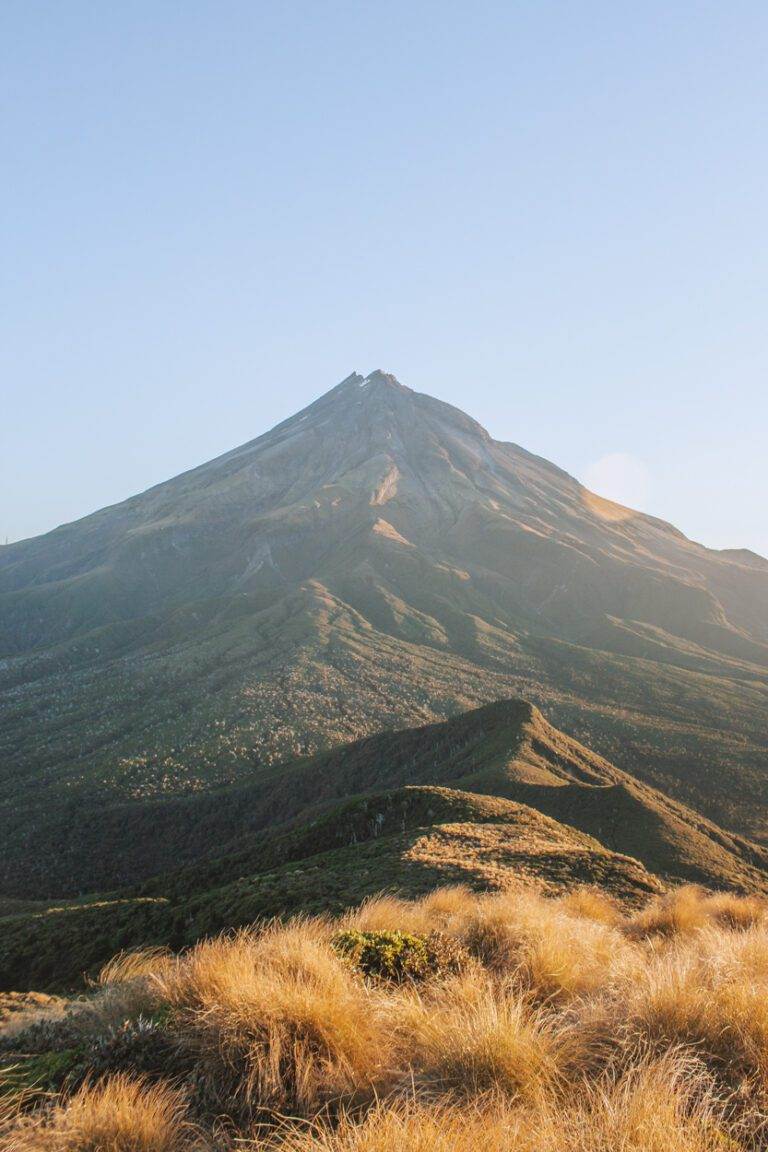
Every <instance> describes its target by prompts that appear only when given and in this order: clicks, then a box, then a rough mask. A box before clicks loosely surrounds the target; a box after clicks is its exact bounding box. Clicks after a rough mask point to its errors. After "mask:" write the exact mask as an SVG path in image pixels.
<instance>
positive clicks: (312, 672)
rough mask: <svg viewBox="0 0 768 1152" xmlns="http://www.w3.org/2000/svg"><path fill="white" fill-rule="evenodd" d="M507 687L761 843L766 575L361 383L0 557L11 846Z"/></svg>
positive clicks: (0, 746)
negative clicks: (60, 824) (65, 821)
mask: <svg viewBox="0 0 768 1152" xmlns="http://www.w3.org/2000/svg"><path fill="white" fill-rule="evenodd" d="M511 695H524V696H526V697H527V698H529V699H531V700H533V701H534V702H535V703H538V704H542V705H545V706H546V709H547V713H548V715H549V716H550V717H551V718H552V720H553V721H555V722H556V723H559V724H562V725H564V726H566V727H568V728H569V729H570V730H571V731H574V732H575V733H577V734H578V735H579V736H580V737H581V738H582V739H584V740H585V741H586V742H588V743H590V744H591V745H592V746H594V747H596V748H598V749H599V750H600V751H601V752H602V753H603V754H605V755H607V756H609V757H610V758H611V759H613V760H615V761H616V762H617V763H618V764H620V766H621V767H622V768H625V769H627V770H629V771H631V772H632V773H634V774H636V775H639V776H641V777H643V778H644V779H645V780H647V781H649V782H652V783H654V784H656V785H658V786H661V787H663V788H664V789H665V790H668V791H669V792H670V793H672V794H673V795H675V796H677V797H678V798H679V799H681V800H683V801H685V802H686V803H688V804H691V805H693V806H694V807H696V808H698V809H699V810H701V811H702V812H704V813H706V814H707V815H708V816H709V817H711V818H712V819H714V820H717V821H718V822H719V823H722V824H725V825H728V826H730V827H732V828H735V829H738V830H739V831H743V832H745V833H746V834H748V835H750V836H752V837H756V838H762V839H768V801H767V800H766V791H767V790H766V788H765V769H766V759H767V756H766V751H767V741H766V727H767V726H766V722H765V721H766V716H767V715H768V562H766V561H764V560H762V559H761V558H759V557H756V556H755V555H754V554H751V553H747V552H740V551H729V552H725V553H718V552H713V551H710V550H707V549H705V548H702V547H701V546H699V545H697V544H694V543H692V542H691V541H689V540H687V539H686V538H685V537H684V536H682V535H681V534H680V533H679V532H678V531H676V530H675V529H673V528H671V527H670V526H669V525H666V524H664V523H662V522H660V521H658V520H655V519H653V518H652V517H648V516H644V515H640V514H638V513H633V512H631V511H629V510H627V509H623V508H620V507H619V506H617V505H614V504H610V503H609V502H607V501H604V500H601V499H600V498H598V497H596V496H594V495H592V494H590V493H589V492H587V491H586V490H585V489H584V488H582V487H581V486H580V485H579V484H578V483H577V482H576V481H575V480H573V479H572V478H571V477H569V476H567V475H566V474H565V473H563V472H562V471H561V470H560V469H558V468H556V467H555V466H553V465H551V464H548V463H547V462H546V461H543V460H541V459H539V458H538V457H534V456H532V455H530V454H529V453H527V452H526V451H525V450H524V449H522V448H519V447H516V446H514V445H510V444H501V443H498V442H495V441H493V440H492V439H491V438H490V436H489V435H488V434H487V433H486V432H485V431H484V430H483V429H482V428H481V427H480V426H479V425H478V424H476V423H475V422H474V421H473V420H471V419H470V418H469V417H468V416H465V415H464V414H463V413H461V412H459V411H458V410H456V409H454V408H452V407H450V406H449V405H446V404H443V403H441V402H439V401H437V400H433V399H432V398H430V397H427V396H423V395H419V394H417V393H414V392H412V391H410V390H409V389H407V388H404V387H403V386H402V385H400V384H398V383H397V381H396V380H394V378H393V377H390V376H386V375H385V374H383V373H379V372H376V373H372V374H371V375H370V376H369V377H367V378H365V379H363V378H362V377H360V376H357V375H353V376H351V377H349V378H348V379H347V380H345V381H343V382H342V384H340V385H339V386H338V387H337V388H335V389H333V390H332V391H331V392H330V393H328V394H327V395H325V396H323V397H322V398H321V399H320V400H318V401H317V402H316V403H314V404H312V405H310V407H309V408H307V409H306V410H305V411H304V412H302V413H299V414H298V415H297V416H295V417H293V418H291V419H290V420H288V421H285V422H284V423H283V424H281V425H279V426H278V427H277V428H275V429H274V430H273V431H272V432H269V433H267V434H266V435H265V436H262V437H259V438H258V439H257V440H255V441H252V442H250V443H248V444H246V445H244V446H243V447H241V448H238V449H236V450H235V451H233V452H230V453H228V454H227V455H225V456H223V457H220V458H219V459H218V460H215V461H212V462H211V463H209V464H206V465H204V466H202V467H201V468H198V469H195V470H193V471H192V472H188V473H185V474H184V475H183V476H180V477H177V478H176V479H174V480H171V481H169V482H168V483H166V484H162V485H159V486H158V487H156V488H154V489H151V490H150V491H149V492H146V493H144V494H143V495H141V496H137V497H134V498H132V499H131V500H128V501H126V502H124V503H123V504H120V505H117V506H115V507H113V508H107V509H104V510H102V511H101V512H98V513H96V514H94V515H93V516H89V517H86V518H85V519H84V520H81V521H78V522H77V523H75V524H71V525H65V526H63V527H62V528H59V529H56V530H55V531H54V532H52V533H48V534H47V535H46V536H43V537H39V538H37V539H34V540H30V541H26V542H22V543H20V544H16V545H10V546H6V547H4V548H0V709H1V713H0V714H1V716H2V725H1V726H0V765H1V767H0V782H1V783H2V795H3V798H4V799H3V802H2V804H0V832H2V834H3V836H4V838H5V839H6V842H7V843H8V844H9V846H10V848H9V850H11V851H20V852H22V853H24V852H26V851H27V845H28V843H29V842H30V838H32V839H34V836H35V828H36V827H38V826H39V823H40V819H41V814H50V813H51V812H54V813H55V812H56V811H64V810H65V808H66V809H68V808H72V809H75V810H76V809H79V808H80V807H81V806H83V805H85V806H89V805H91V804H98V805H100V804H102V803H106V802H110V803H112V802H115V801H118V800H120V799H126V800H128V799H132V798H149V797H157V796H167V795H177V796H182V795H184V794H186V793H190V792H198V791H201V790H206V789H209V788H211V787H216V786H219V785H222V784H227V783H231V782H233V781H238V780H239V781H249V780H250V781H254V782H256V781H258V780H259V779H261V777H262V776H263V775H264V774H265V773H266V774H269V772H270V771H272V769H273V766H276V765H278V764H279V763H280V762H281V761H283V760H284V759H286V758H288V757H295V756H297V755H302V754H307V753H311V752H313V751H315V750H316V749H318V748H321V747H324V746H325V747H327V746H330V745H332V744H335V743H338V742H340V741H344V740H350V739H354V738H356V737H359V736H362V735H365V734H366V733H370V732H373V731H376V730H381V729H382V728H385V727H401V726H402V725H403V724H407V723H419V722H425V721H428V720H431V719H434V718H436V717H441V716H448V715H451V714H453V713H455V712H458V711H461V710H462V709H466V708H469V707H472V706H474V705H477V704H481V703H483V702H485V701H488V700H491V699H498V698H500V697H503V696H511ZM20 810H21V814H20ZM25 813H28V814H29V815H28V816H27V815H25Z"/></svg>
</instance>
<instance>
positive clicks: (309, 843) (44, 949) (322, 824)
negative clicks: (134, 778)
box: [0, 701, 768, 990]
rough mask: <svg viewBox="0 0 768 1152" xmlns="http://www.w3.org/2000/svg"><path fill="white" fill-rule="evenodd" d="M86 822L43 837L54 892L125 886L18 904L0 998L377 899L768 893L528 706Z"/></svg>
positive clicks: (750, 871) (741, 858)
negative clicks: (529, 891)
mask: <svg viewBox="0 0 768 1152" xmlns="http://www.w3.org/2000/svg"><path fill="white" fill-rule="evenodd" d="M386 784H393V785H395V786H394V787H389V788H386V787H385V785H386ZM86 815H87V818H86V819H83V818H82V817H81V819H80V821H79V823H78V822H77V820H76V819H75V817H74V815H73V819H72V820H71V821H65V822H64V823H62V824H61V826H59V827H53V826H51V825H48V826H46V827H44V828H43V829H41V832H40V835H41V838H43V839H46V840H47V841H48V842H49V844H50V847H51V851H52V852H55V854H56V859H57V860H58V861H59V868H60V871H59V872H57V873H56V876H57V877H58V882H59V884H60V886H62V887H65V886H66V879H65V878H66V876H67V874H68V870H69V867H70V860H72V861H76V860H78V859H82V858H90V860H91V868H92V872H93V875H98V874H105V875H108V876H110V877H112V878H113V879H114V877H115V876H118V875H119V876H120V878H121V882H122V884H123V885H124V886H123V887H122V888H115V889H114V890H113V891H111V892H109V893H105V894H104V895H102V896H93V897H90V898H81V899H79V900H76V901H69V902H68V901H66V900H65V901H59V902H57V903H56V904H54V905H49V904H45V903H40V904H38V905H27V906H24V905H21V906H19V907H16V906H14V904H13V903H12V902H8V907H7V908H6V910H5V911H6V914H5V915H4V916H3V918H2V919H0V928H1V931H0V988H2V987H5V988H12V989H15V990H18V989H25V988H35V989H38V990H39V989H60V988H61V987H63V986H72V985H76V984H77V982H78V980H79V978H80V977H81V975H82V973H83V972H86V971H94V970H95V969H96V968H98V966H99V965H100V964H102V963H104V962H105V960H106V959H108V957H109V956H110V955H111V954H112V953H113V952H116V951H118V950H120V949H123V948H134V947H138V946H140V945H141V946H143V945H146V944H167V945H171V946H173V947H176V948H179V947H182V946H183V945H186V944H189V943H192V942H194V941H195V940H197V939H198V938H199V937H201V936H204V935H208V934H210V933H213V932H216V931H220V930H221V929H224V928H231V927H233V926H238V925H243V924H249V923H251V922H252V921H254V920H258V919H262V918H265V917H266V918H268V917H271V916H275V915H285V914H288V913H294V912H304V913H306V912H321V911H323V912H328V911H330V912H334V913H336V912H340V911H342V910H343V909H345V908H347V907H349V906H351V905H353V904H355V903H357V902H359V901H360V900H362V899H363V898H364V897H366V896H369V895H373V894H375V893H377V892H380V891H382V890H389V891H397V892H400V893H402V894H405V895H408V896H419V895H422V894H424V893H426V892H429V891H431V890H433V889H434V888H436V887H439V886H440V885H443V884H446V883H457V882H458V883H464V884H467V885H469V886H470V887H472V888H476V889H481V890H487V889H492V890H493V889H506V888H509V887H517V886H519V885H520V884H521V883H525V882H529V883H534V884H536V885H537V886H538V887H539V888H541V889H542V890H543V891H545V892H552V893H559V892H562V891H564V890H565V891H568V890H570V889H573V888H576V887H579V886H582V885H584V884H588V885H592V886H596V887H599V888H601V889H603V890H604V891H606V892H608V893H610V894H611V895H613V896H615V897H616V898H617V899H619V900H620V901H621V902H624V903H628V904H633V903H637V902H638V901H640V900H642V899H643V898H645V897H647V896H648V895H649V894H652V893H654V892H656V893H658V892H660V891H662V890H663V888H664V887H665V885H666V884H667V883H669V882H674V881H679V880H693V881H697V882H699V883H702V884H704V885H707V886H709V887H712V888H725V887H729V886H730V887H733V888H736V889H737V890H740V891H742V892H768V853H766V852H765V850H764V849H762V848H760V847H758V846H756V845H754V844H751V843H749V842H748V841H746V840H743V839H741V838H738V837H734V836H730V835H729V834H727V833H724V832H722V830H720V829H718V828H717V827H715V826H714V825H712V824H710V823H709V822H708V821H706V820H704V819H703V818H702V817H699V816H697V815H696V814H694V813H693V812H691V811H689V810H687V809H685V808H684V806H682V805H681V804H679V803H677V802H675V801H671V800H669V799H668V798H666V797H664V796H663V795H662V794H660V793H658V792H656V791H655V790H654V789H652V788H650V787H649V786H647V785H645V784H643V783H641V782H638V781H635V780H633V779H632V778H631V777H629V776H628V775H627V774H626V773H623V772H622V771H621V770H620V769H617V768H616V767H615V766H613V765H611V764H609V763H608V762H607V761H606V760H604V759H603V758H602V757H600V756H597V755H596V754H595V753H592V752H591V751H590V750H589V749H587V748H585V747H583V746H582V745H580V744H579V743H577V742H576V741H574V740H572V739H571V738H570V737H568V736H566V735H565V734H564V733H562V732H558V731H557V730H556V729H554V728H553V727H552V726H551V725H550V724H548V723H547V722H546V721H545V719H544V717H543V716H542V715H541V713H540V712H539V711H538V710H537V709H536V708H534V707H532V706H531V705H529V704H527V703H526V702H524V701H500V702H497V703H496V704H492V705H487V706H485V707H483V708H480V709H476V710H475V711H473V712H470V713H467V714H465V715H462V716H460V717H456V718H455V719H453V720H450V721H446V722H443V723H441V724H435V725H427V726H425V727H421V728H416V729H410V730H406V731H403V732H399V733H385V734H383V735H380V736H377V737H371V738H369V739H367V740H363V741H358V742H355V743H352V744H349V745H346V746H343V747H340V748H338V749H334V750H332V751H331V752H328V753H324V754H319V755H317V756H315V757H311V758H309V759H306V760H304V761H301V762H299V763H296V764H293V765H284V766H282V768H281V769H280V771H276V772H275V773H274V775H273V778H272V781H271V784H270V783H268V782H262V784H261V785H259V786H258V787H257V786H250V787H242V786H241V787H239V788H234V787H233V788H229V789H224V790H222V791H220V792H218V793H204V794H200V795H198V796H194V797H187V798H185V799H183V800H168V801H165V802H162V801H155V802H153V803H151V804H148V803H146V802H143V801H136V802H134V804H133V805H125V804H122V805H119V806H117V807H115V808H114V809H109V808H105V809H104V810H103V811H102V812H101V813H100V814H99V815H98V818H97V817H96V814H94V813H92V812H88V813H87V814H86ZM86 845H88V846H89V849H88V851H89V852H90V857H89V856H88V851H87V850H86V847H85V846H86ZM32 858H34V857H32ZM129 876H130V877H132V879H133V881H134V882H133V883H132V884H130V885H126V879H127V877H129ZM141 877H145V878H144V879H141ZM47 882H48V883H51V882H52V876H48V877H47Z"/></svg>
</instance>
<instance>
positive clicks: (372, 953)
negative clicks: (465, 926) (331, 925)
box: [331, 929, 467, 984]
mask: <svg viewBox="0 0 768 1152" xmlns="http://www.w3.org/2000/svg"><path fill="white" fill-rule="evenodd" d="M331 943H332V945H333V947H334V949H335V950H336V951H337V952H338V953H339V955H341V956H343V957H344V958H345V959H346V960H348V961H349V963H350V964H351V965H352V966H353V967H354V968H355V969H356V970H357V971H358V972H360V973H361V974H362V975H363V976H367V977H370V978H374V979H378V980H389V981H392V982H393V983H396V984H400V983H402V982H403V981H405V980H425V979H427V978H428V977H432V976H443V975H446V974H448V973H450V972H457V971H458V970H459V969H460V968H461V967H462V965H463V964H464V963H465V961H466V959H467V953H466V952H465V951H464V949H463V948H462V947H461V945H460V944H458V943H457V941H455V940H452V939H451V938H450V937H448V936H443V935H441V933H439V932H432V933H430V935H429V936H416V935H414V934H413V933H411V932H399V931H394V932H390V931H382V932H360V931H358V930H357V929H349V930H347V931H345V932H337V933H336V935H335V936H334V937H333V939H332V941H331Z"/></svg>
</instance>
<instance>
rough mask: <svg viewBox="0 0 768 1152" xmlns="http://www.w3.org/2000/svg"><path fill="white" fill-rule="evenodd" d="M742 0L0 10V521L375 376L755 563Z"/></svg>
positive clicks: (763, 420)
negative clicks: (358, 375)
mask: <svg viewBox="0 0 768 1152" xmlns="http://www.w3.org/2000/svg"><path fill="white" fill-rule="evenodd" d="M767 137H768V5H766V4H765V3H764V2H762V0H760V2H757V0H755V2H746V0H731V2H729V3H728V4H724V3H722V0H717V2H714V3H707V2H706V0H701V2H697V3H690V2H688V0H676V2H675V3H673V4H670V3H669V2H668V0H665V2H664V3H659V2H656V0H645V2H644V3H643V4H629V3H624V2H621V0H620V2H618V3H617V2H616V0H605V2H590V0H580V2H579V3H578V4H574V3H573V2H572V0H563V2H553V0H536V2H534V0H527V2H515V0H503V2H498V3H495V2H489V0H473V3H471V4H468V3H466V2H465V3H454V2H452V0H440V2H439V3H437V2H435V3H432V2H431V0H409V2H407V3H406V2H401V0H389V2H388V3H386V4H381V3H375V4H374V3H367V2H362V0H361V2H358V3H337V2H334V0H324V2H323V3H318V2H317V0H312V2H299V0H280V2H279V3H278V2H270V0H262V2H258V0H248V2H238V0H215V2H207V0H183V2H182V0H178V2H176V0H151V2H149V0H146V2H145V0H132V2H131V3H130V4H104V3H103V2H100V0H91V2H85V0H67V3H61V0H53V2H48V3H45V2H38V0H3V2H2V4H0V229H1V230H2V231H1V232H0V544H2V542H3V540H4V539H5V538H6V537H7V538H8V540H10V541H14V540H17V539H21V538H24V537H27V536H31V535H35V534H37V533H40V532H45V531H47V530H49V529H51V528H53V527H54V526H55V525H57V524H60V523H62V522H65V521H68V520H72V519H76V518H77V517H79V516H82V515H85V514H86V513H88V512H91V511H93V510H95V509H97V508H99V507H101V506H103V505H106V504H111V503H115V502H117V501H119V500H121V499H124V498H126V497H128V496H130V495H132V494H134V493H136V492H138V491H142V490H144V489H145V488H147V487H149V486H150V485H152V484H155V483H157V482H159V481H161V480H163V479H166V478H168V477H170V476H173V475H175V474H176V473H178V472H180V471H183V470H184V469H186V468H190V467H193V466H194V465H196V464H199V463H202V462H203V461H205V460H207V459H210V458H211V457H213V456H216V455H218V454H219V453H221V452H224V451H226V450H227V449H229V448H231V447H233V446H235V445H237V444H239V443H242V442H244V441H246V440H249V439H251V438H253V437H254V436H256V435H258V434H260V433H261V432H264V431H266V430H267V429H268V428H270V427H271V426H272V425H274V424H275V423H277V422H278V421H279V420H281V419H284V418H285V417H287V416H289V415H291V414H292V413H293V412H295V411H297V410H298V409H300V408H301V407H303V406H304V405H306V404H308V403H309V402H311V401H312V400H313V399H315V398H316V397H317V396H318V395H320V394H321V393H323V392H325V391H327V390H328V389H329V388H331V387H333V386H334V385H335V384H336V383H338V382H339V381H340V380H341V379H343V378H344V377H346V376H347V375H348V374H349V373H350V372H352V371H359V372H362V373H363V374H364V375H365V374H367V373H368V372H370V371H371V370H373V369H375V368H383V369H384V370H385V371H389V372H393V373H394V374H395V375H396V376H397V377H398V378H399V379H400V380H401V381H402V382H403V383H404V384H407V385H409V386H410V387H412V388H415V389H416V390H417V391H421V392H428V393H430V394H432V395H434V396H437V397H439V398H441V399H444V400H447V401H449V402H450V403H453V404H455V405H457V406H458V407H460V408H462V409H464V410H465V411H467V412H469V413H470V414H471V415H473V416H474V417H475V418H476V419H478V420H480V422H481V423H482V424H484V425H485V426H486V427H487V428H488V429H489V431H490V432H491V434H492V435H494V436H495V437H496V438H497V439H501V440H510V441H513V442H515V443H519V444H522V445H524V446H525V447H526V448H528V449H529V450H531V451H533V452H536V453H538V454H540V455H543V456H545V457H547V458H548V459H550V460H552V461H554V462H555V463H557V464H559V465H560V466H561V467H563V468H565V469H567V470H568V471H569V472H571V473H572V474H574V475H575V476H577V477H578V478H579V479H580V480H582V481H584V482H586V483H588V484H589V485H590V486H591V487H592V488H594V489H596V490H597V491H598V492H600V493H601V494H602V495H606V496H609V497H613V498H616V499H619V500H621V501H622V502H624V503H628V504H630V505H631V506H634V507H638V508H640V509H641V510H643V511H648V512H652V513H653V514H655V515H658V516H661V517H663V518H664V519H667V520H670V521H672V522H673V523H675V524H676V525H677V526H678V527H679V528H681V529H682V530H683V531H685V532H686V534H687V535H688V536H690V537H692V538H693V539H696V540H700V541H701V542H703V543H705V544H707V545H709V546H711V547H750V548H752V549H754V550H756V551H758V552H760V553H762V554H763V555H768V515H767V513H766V508H767V507H768V451H766V442H767V441H768V386H767V377H768V371H767V370H768V323H767V322H766V321H767V320H768V228H767V227H766V220H767V216H768V207H767V206H768V139H767Z"/></svg>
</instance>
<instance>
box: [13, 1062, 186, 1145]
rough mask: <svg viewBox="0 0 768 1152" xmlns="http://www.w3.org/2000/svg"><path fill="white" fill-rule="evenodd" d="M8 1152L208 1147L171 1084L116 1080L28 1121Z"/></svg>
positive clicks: (90, 1087) (88, 1087) (84, 1091)
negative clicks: (12, 1151)
mask: <svg viewBox="0 0 768 1152" xmlns="http://www.w3.org/2000/svg"><path fill="white" fill-rule="evenodd" d="M11 1139H12V1141H13V1142H12V1143H11V1142H9V1143H8V1144H7V1145H6V1147H7V1148H8V1152H11V1150H12V1149H13V1150H18V1152H191V1149H193V1148H203V1147H204V1145H203V1143H202V1140H201V1137H200V1135H199V1133H198V1132H197V1131H196V1130H195V1128H193V1126H192V1124H191V1123H190V1122H189V1120H188V1118H187V1111H186V1105H185V1101H184V1097H183V1095H182V1094H181V1093H180V1092H178V1091H175V1090H174V1089H172V1088H171V1087H169V1086H168V1085H166V1084H146V1083H144V1082H143V1081H141V1080H138V1079H136V1080H133V1079H130V1078H129V1077H127V1076H122V1075H117V1076H112V1077H111V1078H110V1079H108V1080H104V1081H102V1082H101V1083H98V1084H95V1085H90V1084H86V1085H84V1086H83V1087H82V1088H81V1089H80V1090H79V1091H78V1092H76V1093H75V1095H74V1096H72V1097H70V1099H69V1100H67V1101H65V1102H64V1103H62V1104H60V1105H59V1106H57V1107H55V1108H53V1109H52V1110H50V1111H49V1112H43V1113H42V1114H41V1115H40V1116H38V1117H34V1118H32V1119H26V1118H25V1119H22V1121H21V1123H20V1125H19V1127H18V1128H17V1129H16V1131H15V1134H14V1135H13V1137H12V1138H11Z"/></svg>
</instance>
